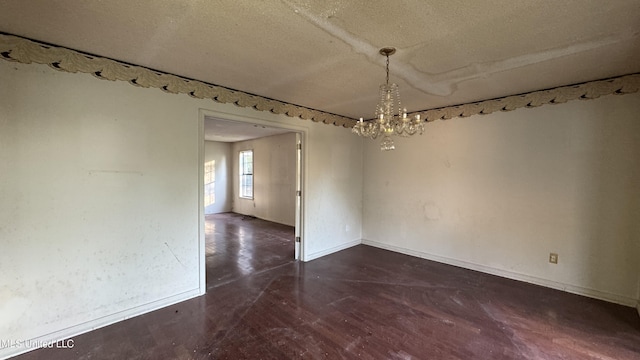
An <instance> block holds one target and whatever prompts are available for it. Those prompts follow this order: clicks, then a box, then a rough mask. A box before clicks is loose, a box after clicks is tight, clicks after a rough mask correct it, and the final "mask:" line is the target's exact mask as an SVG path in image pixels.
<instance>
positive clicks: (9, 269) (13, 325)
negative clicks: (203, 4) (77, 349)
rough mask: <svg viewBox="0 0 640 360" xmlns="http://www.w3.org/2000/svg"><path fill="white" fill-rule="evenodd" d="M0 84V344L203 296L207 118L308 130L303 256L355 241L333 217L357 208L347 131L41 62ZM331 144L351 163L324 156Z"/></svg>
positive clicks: (354, 229) (5, 69)
mask: <svg viewBox="0 0 640 360" xmlns="http://www.w3.org/2000/svg"><path fill="white" fill-rule="evenodd" d="M0 79H2V82H0V174H1V176H0V199H2V201H0V244H1V245H2V250H1V251H0V319H2V326H0V339H16V340H27V339H36V338H38V339H40V340H55V339H61V338H64V337H67V336H72V335H73V334H77V333H80V332H84V331H88V330H91V329H92V328H94V327H99V326H103V325H105V324H108V323H110V322H113V321H118V320H121V319H123V318H125V317H130V316H134V315H137V314H140V313H143V312H145V311H149V310H152V309H155V308H158V307H161V306H165V305H167V304H170V303H173V302H176V301H180V300H184V299H187V298H189V297H192V296H196V295H198V294H199V293H200V291H202V290H203V287H202V280H203V279H202V278H199V276H200V275H203V274H204V272H203V269H202V268H200V267H199V266H201V264H202V259H204V252H203V251H204V250H203V249H199V246H200V245H201V244H202V243H201V241H202V240H201V238H200V235H199V219H200V215H199V212H200V211H201V209H202V208H201V203H200V202H199V200H198V194H199V191H200V190H201V189H200V185H199V183H201V178H200V174H199V170H200V168H201V166H202V163H201V162H200V161H201V160H199V151H200V148H201V147H202V146H203V140H202V139H201V138H200V137H199V136H200V135H199V131H200V128H199V121H203V119H204V115H202V114H203V111H205V112H208V114H215V115H216V116H219V117H222V118H230V119H233V120H236V121H237V120H243V119H247V118H249V117H252V119H251V120H252V121H261V122H263V123H265V124H282V125H283V126H285V125H286V126H297V127H298V128H299V129H301V130H302V131H304V134H305V137H306V140H305V141H306V143H305V149H304V151H305V160H306V161H305V167H306V168H305V171H306V173H308V174H310V175H318V174H323V175H322V176H316V177H312V176H309V179H308V181H305V184H304V186H305V189H306V190H307V191H306V194H305V197H304V210H305V213H304V214H305V215H304V221H305V228H304V232H303V238H304V243H303V249H304V252H303V259H305V260H308V259H311V258H313V257H314V256H319V255H321V254H325V253H328V252H331V251H335V250H338V249H340V248H344V247H346V246H349V245H352V244H353V243H354V242H355V241H359V239H360V238H361V233H360V230H359V229H360V228H361V217H360V213H359V212H354V213H353V215H351V216H349V217H348V218H343V217H341V214H344V213H352V212H353V207H356V208H359V207H360V204H361V199H362V198H361V196H362V194H361V192H360V191H359V186H358V185H359V184H360V183H361V182H362V173H361V169H362V147H361V146H362V142H361V141H360V140H359V139H357V138H356V137H353V136H351V135H350V134H349V132H348V130H346V129H343V128H338V127H334V126H330V125H324V124H316V123H312V122H309V121H301V120H299V119H292V118H288V117H286V116H284V115H275V114H270V113H266V112H258V111H254V110H251V109H247V108H239V107H237V106H235V105H232V104H226V105H224V104H217V103H215V102H213V101H211V100H198V99H194V98H191V97H189V96H187V95H174V94H167V93H164V92H162V91H160V90H158V89H145V88H138V87H135V86H132V85H130V84H128V83H126V82H119V81H118V82H112V81H105V80H99V79H96V78H94V77H92V76H90V75H87V74H69V73H64V72H58V71H56V70H53V69H51V68H49V67H48V66H45V65H24V64H19V63H10V62H7V61H0ZM334 138H337V139H338V140H339V141H340V142H341V145H342V146H343V147H344V148H345V149H346V151H347V152H348V154H349V155H350V156H349V158H348V160H345V159H344V158H343V157H341V158H340V159H336V158H333V157H327V156H326V154H327V153H331V149H332V143H333V139H334ZM345 161H349V162H350V163H349V166H344V164H345ZM324 169H327V170H324ZM343 178H350V179H352V181H353V184H352V185H346V184H344V183H343V182H342V181H341V180H340V179H343ZM328 188H331V192H327V189H328ZM332 198H333V199H335V201H332V200H331V199H332ZM354 204H356V205H354ZM345 222H346V227H348V228H349V229H350V230H349V231H347V230H345V225H344V224H345ZM24 350H25V349H24V348H5V349H0V358H2V357H6V356H9V355H12V354H16V353H18V352H21V351H24Z"/></svg>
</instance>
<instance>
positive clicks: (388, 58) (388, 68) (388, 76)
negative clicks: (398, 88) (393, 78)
mask: <svg viewBox="0 0 640 360" xmlns="http://www.w3.org/2000/svg"><path fill="white" fill-rule="evenodd" d="M387 85H389V55H387Z"/></svg>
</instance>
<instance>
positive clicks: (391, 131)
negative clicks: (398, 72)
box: [352, 47, 424, 151]
mask: <svg viewBox="0 0 640 360" xmlns="http://www.w3.org/2000/svg"><path fill="white" fill-rule="evenodd" d="M395 52H396V49H395V48H392V47H385V48H382V49H380V54H381V55H384V56H386V57H387V82H386V83H384V84H382V85H380V102H379V103H378V105H377V107H376V117H375V119H372V120H367V121H364V120H363V119H362V118H360V121H358V122H357V123H356V125H355V126H354V127H353V129H352V132H353V133H354V134H357V135H359V136H363V137H368V138H371V139H376V138H378V136H382V141H381V142H380V150H383V151H387V150H394V149H395V148H396V147H395V145H394V143H393V139H392V138H391V136H393V135H398V136H403V137H407V136H410V135H414V134H416V133H419V134H422V133H423V132H424V124H423V122H422V120H421V119H420V114H416V115H415V116H414V117H413V118H408V117H407V109H405V108H403V107H402V105H401V103H400V91H399V90H398V85H397V84H395V83H391V84H389V56H391V55H393V54H394V53H395Z"/></svg>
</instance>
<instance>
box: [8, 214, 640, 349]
mask: <svg viewBox="0 0 640 360" xmlns="http://www.w3.org/2000/svg"><path fill="white" fill-rule="evenodd" d="M208 220H211V219H208ZM227 220H229V221H228V222H225V224H224V225H221V224H219V223H218V222H217V221H215V220H213V225H210V227H209V231H210V234H209V235H213V237H211V236H208V240H209V239H214V238H215V239H216V240H215V241H214V243H211V244H208V245H211V246H208V249H207V266H210V267H211V269H208V270H207V274H208V276H209V280H208V292H207V294H206V295H205V296H201V297H199V298H196V299H192V300H189V301H185V302H182V303H180V304H177V305H174V306H170V307H167V308H164V309H161V310H158V311H154V312H152V313H149V314H146V315H142V316H138V317H136V318H133V319H130V320H127V321H123V322H120V323H117V324H114V325H111V326H108V327H105V328H102V329H98V330H95V331H92V332H89V333H86V334H83V335H80V336H76V337H75V338H74V344H75V346H74V348H73V349H42V350H37V351H34V352H31V353H28V354H25V355H23V356H21V357H20V359H298V358H303V359H325V358H326V359H354V358H363V359H640V317H638V315H637V313H636V310H635V309H633V308H629V307H624V306H620V305H615V304H611V303H606V302H603V301H599V300H594V299H589V298H586V297H582V296H578V295H573V294H568V293H565V292H561V291H557V290H552V289H548V288H544V287H540V286H535V285H530V284H526V283H522V282H518V281H513V280H508V279H503V278H499V277H496V276H491V275H487V274H482V273H479V272H475V271H470V270H465V269H461V268H457V267H453V266H448V265H443V264H439V263H435V262H431V261H427V260H423V259H418V258H413V257H410V256H406V255H401V254H396V253H392V252H389V251H385V250H380V249H376V248H372V247H368V246H364V245H360V246H356V247H353V248H350V249H347V250H344V251H341V252H338V253H335V254H332V255H329V256H326V257H323V258H320V259H317V260H314V261H311V262H308V263H299V262H295V261H292V259H293V253H292V251H293V249H292V248H293V244H290V245H289V244H287V245H284V244H285V243H286V241H285V240H282V239H281V238H282V237H288V236H290V235H291V231H292V228H290V227H289V228H288V229H287V228H283V227H282V225H277V224H269V223H268V222H263V221H262V220H241V219H239V218H232V219H227ZM271 229H272V230H273V231H272V230H271ZM249 234H251V235H249ZM277 234H279V235H277ZM283 234H287V235H286V236H284V235H283ZM223 238H224V239H225V240H221V239H223ZM264 239H271V240H273V244H274V245H273V247H271V246H265V245H264V244H262V242H263V241H264ZM218 240H219V241H220V243H218ZM222 248H224V249H225V250H224V251H223V250H221V249H222ZM276 249H282V250H283V251H286V252H288V254H284V252H283V253H280V250H276ZM218 251H221V252H224V253H226V254H227V256H225V257H222V258H218V257H216V254H217V252H218Z"/></svg>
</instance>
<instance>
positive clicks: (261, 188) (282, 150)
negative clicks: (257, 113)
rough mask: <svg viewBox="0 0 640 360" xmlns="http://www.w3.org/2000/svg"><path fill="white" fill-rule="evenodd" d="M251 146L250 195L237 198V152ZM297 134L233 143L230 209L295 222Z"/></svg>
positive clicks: (281, 221)
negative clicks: (244, 197)
mask: <svg viewBox="0 0 640 360" xmlns="http://www.w3.org/2000/svg"><path fill="white" fill-rule="evenodd" d="M242 150H253V199H243V198H240V185H239V181H240V180H239V171H240V170H239V167H238V166H239V164H238V162H239V159H238V156H239V153H240V151H242ZM296 151H297V150H296V134H295V133H286V134H281V135H274V136H267V137H263V138H259V139H253V140H247V141H240V142H237V143H233V156H234V161H233V211H234V212H235V213H238V214H243V215H251V216H255V217H257V218H260V219H264V220H269V221H273V222H277V223H280V224H285V225H290V226H295V220H296V208H295V206H296Z"/></svg>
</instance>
